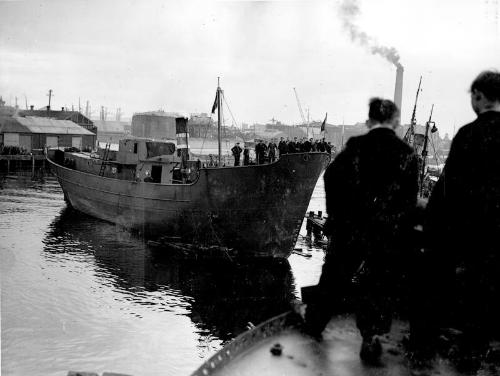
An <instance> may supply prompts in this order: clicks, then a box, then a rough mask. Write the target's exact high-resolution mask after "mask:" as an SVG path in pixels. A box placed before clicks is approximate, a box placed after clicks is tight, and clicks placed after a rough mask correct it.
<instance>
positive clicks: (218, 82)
mask: <svg viewBox="0 0 500 376" xmlns="http://www.w3.org/2000/svg"><path fill="white" fill-rule="evenodd" d="M221 92H222V90H221V88H220V78H219V77H217V141H218V144H219V167H220V166H221V163H220V162H221V154H222V153H221V139H220V133H221V132H220V131H221V125H220V120H221V106H222V103H221Z"/></svg>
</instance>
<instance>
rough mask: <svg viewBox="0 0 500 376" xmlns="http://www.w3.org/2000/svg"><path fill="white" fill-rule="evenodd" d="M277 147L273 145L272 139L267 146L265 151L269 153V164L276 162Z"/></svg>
mask: <svg viewBox="0 0 500 376" xmlns="http://www.w3.org/2000/svg"><path fill="white" fill-rule="evenodd" d="M277 149H278V146H277V145H276V144H275V142H274V139H272V140H271V142H269V144H268V145H267V150H268V152H269V163H273V162H274V161H275V160H276V150H277Z"/></svg>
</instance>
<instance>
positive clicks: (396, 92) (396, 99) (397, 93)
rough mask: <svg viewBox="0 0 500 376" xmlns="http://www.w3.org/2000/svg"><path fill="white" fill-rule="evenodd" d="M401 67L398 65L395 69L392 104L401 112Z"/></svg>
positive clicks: (402, 70)
mask: <svg viewBox="0 0 500 376" xmlns="http://www.w3.org/2000/svg"><path fill="white" fill-rule="evenodd" d="M403 72H404V69H403V66H402V65H398V66H397V69H396V86H395V87H394V103H396V106H398V108H399V111H401V104H402V100H403Z"/></svg>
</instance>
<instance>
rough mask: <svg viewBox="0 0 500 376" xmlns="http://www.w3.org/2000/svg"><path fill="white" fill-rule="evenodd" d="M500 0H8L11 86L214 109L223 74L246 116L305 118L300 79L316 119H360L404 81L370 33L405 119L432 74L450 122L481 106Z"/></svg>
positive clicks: (229, 96)
mask: <svg viewBox="0 0 500 376" xmlns="http://www.w3.org/2000/svg"><path fill="white" fill-rule="evenodd" d="M499 2H500V0H439V1H435V0H418V1H417V0H413V1H410V0H370V1H368V0H338V1H313V0H310V1H306V0H303V1H155V0H149V1H138V0H121V1H109V0H99V1H91V0H89V1H72V0H65V1H55V0H45V1H36V0H33V1H31V0H28V1H2V0H0V95H2V96H3V98H4V99H5V100H6V101H7V103H12V104H13V103H14V101H15V97H16V96H17V97H18V103H19V105H21V106H22V107H24V106H25V102H26V101H27V102H28V105H34V106H35V108H40V107H43V106H46V105H47V104H48V96H47V93H48V91H49V89H52V90H53V92H54V97H53V98H52V107H53V108H60V107H62V106H66V107H71V106H72V105H74V106H75V107H76V108H77V107H78V101H79V98H80V101H81V103H82V105H84V103H85V102H86V101H87V100H88V101H89V102H90V105H91V107H92V110H93V116H98V108H99V107H100V106H101V105H102V106H105V107H107V108H108V111H109V112H110V115H109V117H113V114H114V112H115V111H116V109H117V108H121V109H122V112H123V113H124V116H125V117H131V116H132V114H133V113H134V112H142V111H151V110H158V109H163V110H165V111H174V112H187V113H193V112H210V109H211V107H212V103H213V101H214V97H215V91H216V87H217V77H220V82H221V87H222V89H223V90H224V93H225V98H226V101H227V103H228V105H229V108H230V110H231V112H232V114H233V115H234V119H235V121H236V125H238V126H240V125H241V123H242V122H245V123H249V124H253V123H254V122H260V123H263V122H268V121H270V119H272V118H274V119H276V120H279V121H282V122H285V123H289V124H293V123H295V124H297V123H299V122H301V117H300V112H299V109H298V105H297V101H296V98H295V94H294V91H293V88H296V90H297V93H298V96H299V99H300V103H301V106H302V108H303V111H304V113H305V114H306V116H307V113H308V112H309V114H310V119H311V121H312V120H316V121H318V120H319V121H322V120H323V118H324V117H325V113H328V123H330V124H342V123H345V124H354V123H356V122H364V121H365V119H366V117H367V109H368V100H369V98H371V97H373V96H381V97H385V98H390V99H392V98H393V95H394V82H395V65H394V64H393V63H391V62H390V61H389V60H388V59H386V58H384V57H383V56H381V55H377V54H372V53H371V50H370V48H369V46H367V45H366V44H368V45H378V46H382V47H388V48H389V47H392V48H394V50H393V51H397V53H398V54H399V57H400V60H399V62H400V63H401V64H402V65H403V66H404V69H405V72H404V85H403V104H402V122H403V123H408V122H409V121H410V118H411V114H412V110H413V106H414V102H415V94H416V90H417V85H418V81H419V77H420V76H422V91H421V92H420V97H419V102H418V106H417V121H418V122H419V123H421V124H423V123H425V121H427V120H428V118H429V113H430V109H431V105H432V104H434V105H435V108H434V113H433V120H434V121H435V122H436V125H437V126H438V128H439V129H440V133H441V134H442V135H444V134H445V133H449V134H450V135H452V134H453V133H454V132H455V131H456V130H458V128H459V127H460V126H462V125H463V124H465V123H467V122H470V121H472V120H473V119H474V118H475V114H474V113H473V111H472V109H471V107H470V101H469V93H468V88H469V86H470V83H471V82H472V80H473V79H474V78H475V77H476V76H477V75H478V74H479V73H480V72H481V71H482V70H485V69H499V68H500V20H499V15H500V5H499ZM346 9H348V10H350V11H351V12H349V13H346V12H345V10H346ZM350 30H351V31H352V30H354V31H355V32H357V33H359V34H358V35H361V33H364V36H365V40H364V41H365V42H366V43H365V45H363V44H362V43H360V39H359V38H357V39H356V38H354V39H353V38H352V36H353V35H352V33H350ZM25 98H26V99H25ZM225 117H226V121H227V122H228V123H232V119H231V116H230V114H229V111H227V109H226V112H225Z"/></svg>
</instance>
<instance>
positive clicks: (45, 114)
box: [19, 110, 90, 121]
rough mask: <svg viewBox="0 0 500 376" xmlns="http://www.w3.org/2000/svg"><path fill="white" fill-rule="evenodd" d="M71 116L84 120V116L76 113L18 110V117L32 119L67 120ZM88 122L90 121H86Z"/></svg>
mask: <svg viewBox="0 0 500 376" xmlns="http://www.w3.org/2000/svg"><path fill="white" fill-rule="evenodd" d="M73 115H77V116H81V117H83V118H86V117H85V115H83V114H81V113H80V112H78V111H66V110H65V111H58V110H50V111H47V110H20V111H19V116H34V117H45V118H54V119H58V120H67V119H69V118H71V117H72V116H73ZM88 120H89V121H90V119H88Z"/></svg>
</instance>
